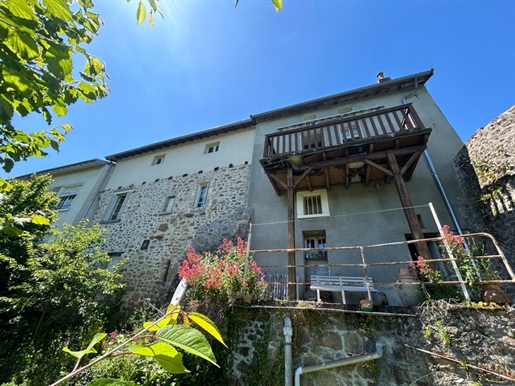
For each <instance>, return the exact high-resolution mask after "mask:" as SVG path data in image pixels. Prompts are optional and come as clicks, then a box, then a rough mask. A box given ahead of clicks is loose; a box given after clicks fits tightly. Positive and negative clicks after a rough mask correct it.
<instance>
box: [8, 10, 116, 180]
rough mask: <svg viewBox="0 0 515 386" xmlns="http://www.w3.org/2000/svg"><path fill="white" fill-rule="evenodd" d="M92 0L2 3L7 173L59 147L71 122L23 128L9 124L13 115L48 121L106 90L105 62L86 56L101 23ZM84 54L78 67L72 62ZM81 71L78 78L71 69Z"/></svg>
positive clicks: (93, 98) (11, 122)
mask: <svg viewBox="0 0 515 386" xmlns="http://www.w3.org/2000/svg"><path fill="white" fill-rule="evenodd" d="M92 8H93V2H92V1H91V0H77V1H73V2H68V1H65V0H44V1H41V0H29V1H27V0H5V1H2V2H0V164H1V166H2V167H3V169H4V170H5V171H7V172H9V171H10V170H11V169H12V167H13V166H14V164H15V162H18V161H20V160H25V159H27V158H28V157H34V156H36V157H44V156H45V155H46V154H47V153H46V149H48V148H52V149H54V150H58V149H59V144H60V143H61V142H62V141H63V140H64V136H65V134H66V133H67V132H69V131H70V130H71V126H70V125H67V124H61V125H58V126H57V127H54V128H51V129H49V130H43V131H38V132H36V133H26V132H23V131H21V130H19V129H17V128H16V127H15V126H14V124H13V119H14V118H15V116H16V115H18V116H21V117H25V116H27V115H29V114H31V113H37V114H41V115H42V117H43V119H44V120H45V121H46V123H47V124H48V125H51V124H52V118H53V115H57V116H59V117H62V116H64V115H66V113H67V112H68V106H69V105H70V104H73V103H75V102H76V101H77V100H78V99H82V100H84V101H86V102H88V103H91V102H94V101H95V100H96V99H98V98H103V97H105V96H106V95H107V93H108V86H107V84H106V83H105V80H106V77H107V74H106V71H105V64H104V63H103V62H102V61H101V60H100V59H99V58H97V57H94V56H93V55H90V54H89V53H88V52H86V50H85V49H84V45H86V44H89V43H91V41H92V40H93V38H94V36H95V35H97V33H98V30H99V28H100V26H101V24H102V20H101V19H100V16H99V15H98V14H96V13H94V12H92V11H91V9H92ZM81 59H82V61H83V63H84V65H83V68H82V71H80V70H79V71H77V69H76V68H74V62H75V63H77V61H80V60H81ZM76 73H78V74H80V78H79V79H75V78H74V74H76Z"/></svg>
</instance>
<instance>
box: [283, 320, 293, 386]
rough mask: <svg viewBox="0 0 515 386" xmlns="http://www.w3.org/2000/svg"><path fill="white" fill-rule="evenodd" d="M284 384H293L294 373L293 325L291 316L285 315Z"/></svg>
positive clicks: (288, 385) (286, 385)
mask: <svg viewBox="0 0 515 386" xmlns="http://www.w3.org/2000/svg"><path fill="white" fill-rule="evenodd" d="M283 334H284V386H292V385H291V382H292V379H293V377H292V375H293V366H292V347H291V343H292V339H291V337H292V336H293V328H292V326H291V320H290V318H289V317H287V316H285V317H284V328H283Z"/></svg>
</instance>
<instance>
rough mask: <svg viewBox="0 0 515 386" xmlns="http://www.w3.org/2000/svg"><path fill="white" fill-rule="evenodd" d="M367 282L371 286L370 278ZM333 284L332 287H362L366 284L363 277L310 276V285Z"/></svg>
mask: <svg viewBox="0 0 515 386" xmlns="http://www.w3.org/2000/svg"><path fill="white" fill-rule="evenodd" d="M368 282H369V283H370V285H372V278H371V277H369V278H368ZM322 283H323V284H333V285H340V286H341V285H363V284H366V283H367V279H366V278H364V277H356V276H323V275H311V284H322Z"/></svg>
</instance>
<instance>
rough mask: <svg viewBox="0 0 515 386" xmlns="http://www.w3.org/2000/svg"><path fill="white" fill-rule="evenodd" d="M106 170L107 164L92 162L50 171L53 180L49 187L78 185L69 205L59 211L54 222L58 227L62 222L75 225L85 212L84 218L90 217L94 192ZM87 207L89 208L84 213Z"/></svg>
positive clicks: (101, 181)
mask: <svg viewBox="0 0 515 386" xmlns="http://www.w3.org/2000/svg"><path fill="white" fill-rule="evenodd" d="M108 172H109V165H99V164H95V163H92V164H91V166H90V167H87V168H83V169H80V170H75V171H69V172H66V171H59V172H58V173H52V179H53V182H52V184H50V186H49V189H56V188H60V187H70V186H79V185H80V190H79V191H78V193H77V196H76V197H75V198H74V200H73V202H72V204H71V205H70V207H69V208H68V209H66V210H60V211H59V218H58V219H57V221H56V223H55V225H56V226H57V227H58V228H61V227H62V225H63V224H64V223H69V224H73V225H76V224H77V223H78V222H79V221H80V220H81V219H82V218H83V216H84V215H85V214H86V218H88V219H91V217H92V214H93V213H94V207H95V204H96V201H95V194H96V192H97V190H98V189H100V185H101V184H102V183H103V182H104V177H105V176H106V174H107V173H108ZM88 208H91V209H90V210H88V211H87V213H86V210H87V209H88Z"/></svg>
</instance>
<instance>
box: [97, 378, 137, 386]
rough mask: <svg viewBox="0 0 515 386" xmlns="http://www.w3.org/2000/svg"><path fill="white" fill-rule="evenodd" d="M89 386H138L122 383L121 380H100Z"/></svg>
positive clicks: (126, 382)
mask: <svg viewBox="0 0 515 386" xmlns="http://www.w3.org/2000/svg"><path fill="white" fill-rule="evenodd" d="M87 386H138V384H137V383H134V382H129V381H120V380H119V379H109V378H98V379H95V380H94V381H92V382H90V383H88V384H87Z"/></svg>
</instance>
